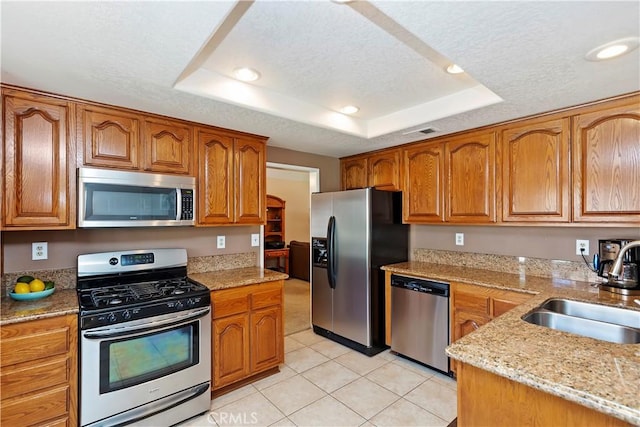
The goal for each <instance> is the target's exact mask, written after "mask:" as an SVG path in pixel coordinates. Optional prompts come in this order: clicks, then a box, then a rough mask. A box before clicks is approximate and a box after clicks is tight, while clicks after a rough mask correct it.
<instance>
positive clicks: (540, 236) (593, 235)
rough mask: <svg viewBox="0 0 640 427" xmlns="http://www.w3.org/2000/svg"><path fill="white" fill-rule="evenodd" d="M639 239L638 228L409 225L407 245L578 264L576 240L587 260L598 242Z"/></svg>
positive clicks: (639, 230) (413, 247)
mask: <svg viewBox="0 0 640 427" xmlns="http://www.w3.org/2000/svg"><path fill="white" fill-rule="evenodd" d="M456 233H464V246H456V245H455V234H456ZM613 238H630V239H640V227H636V228H604V227H501V226H497V227H489V226H487V227H479V226H455V225H444V226H443V225H412V226H411V230H410V234H409V242H410V247H411V251H410V252H413V249H415V248H427V249H445V250H451V251H463V252H476V253H484V254H497V255H512V256H525V257H533V258H544V259H557V260H567V261H580V260H582V258H581V257H580V256H579V255H576V254H575V247H576V239H584V240H589V256H588V257H587V258H588V259H589V260H591V259H592V257H593V254H594V253H595V252H596V251H597V250H598V249H597V245H598V240H599V239H613Z"/></svg>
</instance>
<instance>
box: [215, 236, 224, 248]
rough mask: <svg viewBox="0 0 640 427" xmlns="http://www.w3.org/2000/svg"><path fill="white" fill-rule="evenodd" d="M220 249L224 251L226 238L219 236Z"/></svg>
mask: <svg viewBox="0 0 640 427" xmlns="http://www.w3.org/2000/svg"><path fill="white" fill-rule="evenodd" d="M217 246H218V249H224V246H225V238H224V236H218V245H217Z"/></svg>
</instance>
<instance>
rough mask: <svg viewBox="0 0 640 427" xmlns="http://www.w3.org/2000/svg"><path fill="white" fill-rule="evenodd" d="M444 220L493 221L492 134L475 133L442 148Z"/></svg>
mask: <svg viewBox="0 0 640 427" xmlns="http://www.w3.org/2000/svg"><path fill="white" fill-rule="evenodd" d="M445 169H446V171H447V184H448V185H447V191H446V194H447V199H446V201H447V202H446V205H447V209H446V217H445V218H446V220H447V221H448V222H463V223H487V222H495V221H496V207H495V205H496V182H495V134H494V133H493V132H490V133H477V134H471V135H467V136H464V137H463V138H459V139H455V140H452V141H449V142H447V143H446V145H445Z"/></svg>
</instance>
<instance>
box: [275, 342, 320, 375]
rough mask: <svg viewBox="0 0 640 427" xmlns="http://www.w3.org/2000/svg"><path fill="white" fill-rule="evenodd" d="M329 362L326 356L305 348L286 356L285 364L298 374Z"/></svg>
mask: <svg viewBox="0 0 640 427" xmlns="http://www.w3.org/2000/svg"><path fill="white" fill-rule="evenodd" d="M328 360H329V359H328V358H327V357H326V356H323V355H322V354H320V353H318V352H317V351H315V350H313V349H311V348H309V347H304V348H301V349H299V350H296V351H292V352H291V353H287V354H285V355H284V363H285V364H286V365H287V366H288V367H290V368H291V369H293V370H294V371H296V372H298V373H300V372H304V371H306V370H307V369H311V368H313V367H314V366H318V365H321V364H323V363H325V362H327V361H328Z"/></svg>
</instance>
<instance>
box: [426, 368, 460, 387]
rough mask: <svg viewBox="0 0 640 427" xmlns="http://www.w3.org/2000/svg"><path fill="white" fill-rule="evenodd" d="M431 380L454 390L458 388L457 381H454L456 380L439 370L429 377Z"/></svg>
mask: <svg viewBox="0 0 640 427" xmlns="http://www.w3.org/2000/svg"><path fill="white" fill-rule="evenodd" d="M430 379H431V380H432V381H437V382H439V383H440V384H444V385H446V386H447V387H449V388H452V389H454V390H457V389H458V383H457V382H456V380H454V379H453V378H451V377H449V376H447V375H445V374H441V373H440V372H436V373H435V374H434V375H433V377H431V378H430Z"/></svg>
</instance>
